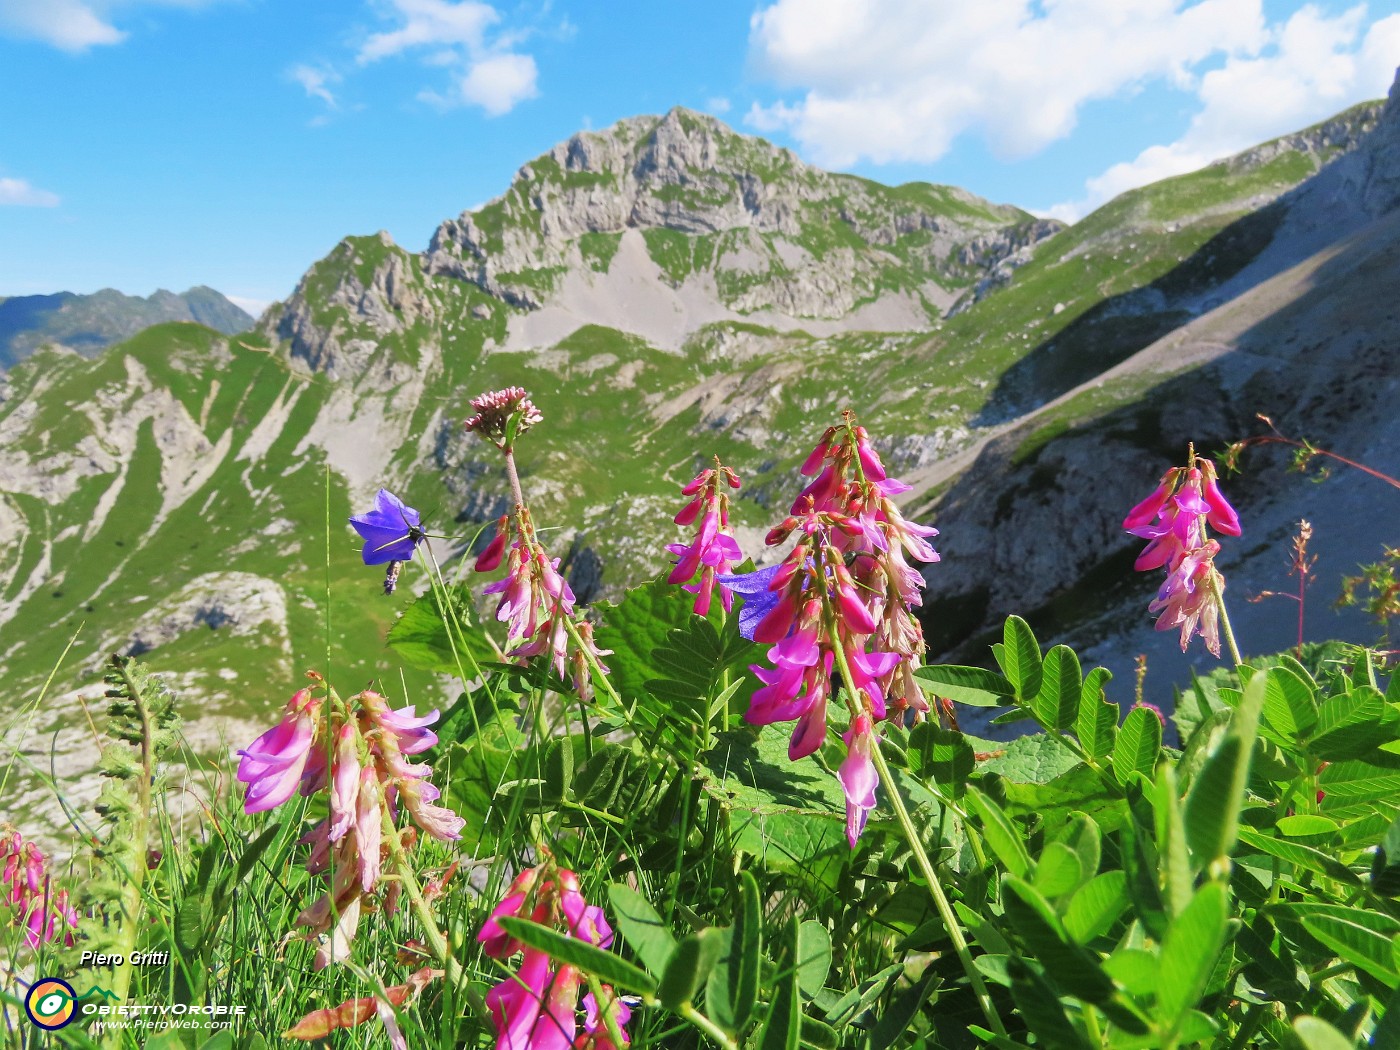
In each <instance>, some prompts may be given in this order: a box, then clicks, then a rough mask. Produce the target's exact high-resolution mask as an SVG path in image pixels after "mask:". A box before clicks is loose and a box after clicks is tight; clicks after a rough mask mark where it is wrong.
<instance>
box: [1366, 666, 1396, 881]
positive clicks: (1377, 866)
mask: <svg viewBox="0 0 1400 1050" xmlns="http://www.w3.org/2000/svg"><path fill="white" fill-rule="evenodd" d="M1396 679H1400V674H1397V675H1393V676H1392V677H1391V681H1392V682H1394V681H1395V680H1396ZM1371 888H1372V889H1373V890H1375V891H1376V892H1377V893H1379V894H1381V895H1383V896H1386V897H1396V896H1400V817H1396V818H1395V820H1394V821H1392V822H1391V825H1390V827H1389V828H1387V829H1386V833H1385V835H1384V836H1383V837H1382V838H1381V841H1380V844H1379V845H1378V846H1377V847H1376V852H1375V855H1374V856H1373V857H1372V858H1371Z"/></svg>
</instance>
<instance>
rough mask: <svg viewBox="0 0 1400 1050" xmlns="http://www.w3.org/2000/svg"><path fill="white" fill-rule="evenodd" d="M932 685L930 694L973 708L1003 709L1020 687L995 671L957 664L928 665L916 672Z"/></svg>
mask: <svg viewBox="0 0 1400 1050" xmlns="http://www.w3.org/2000/svg"><path fill="white" fill-rule="evenodd" d="M914 674H915V675H916V676H918V677H919V678H921V679H923V680H924V681H925V682H928V683H929V684H930V692H933V693H936V694H937V695H939V696H944V697H947V698H948V699H949V700H955V701H957V702H958V703H960V704H967V705H969V706H971V707H1003V706H1005V705H1006V704H1009V703H1011V701H1012V699H1013V698H1014V697H1015V695H1016V687H1015V686H1013V685H1012V684H1011V683H1010V682H1008V681H1007V680H1006V679H1005V678H1003V677H1002V676H1001V675H999V674H997V673H996V672H995V671H988V670H987V669H986V668H983V667H961V666H958V665H956V664H928V665H927V666H925V667H920V668H919V669H918V670H917V671H915V672H914Z"/></svg>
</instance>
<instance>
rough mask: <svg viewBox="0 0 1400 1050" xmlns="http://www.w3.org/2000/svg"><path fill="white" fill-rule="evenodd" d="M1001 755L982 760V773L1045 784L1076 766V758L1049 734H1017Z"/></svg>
mask: <svg viewBox="0 0 1400 1050" xmlns="http://www.w3.org/2000/svg"><path fill="white" fill-rule="evenodd" d="M1001 750H1002V752H1003V753H1002V754H1000V755H997V756H996V757H995V758H990V759H988V760H987V761H985V762H983V763H981V766H980V768H981V770H982V772H983V773H999V774H1001V775H1002V776H1004V777H1006V778H1007V779H1008V780H1014V781H1017V782H1020V783H1023V784H1046V783H1049V782H1050V781H1052V780H1054V779H1055V778H1056V777H1058V776H1060V775H1061V774H1063V773H1067V772H1069V770H1071V769H1073V768H1074V767H1075V766H1077V765H1079V759H1078V757H1077V756H1076V755H1075V754H1074V752H1072V751H1071V750H1070V749H1069V748H1067V747H1065V746H1064V743H1063V742H1061V741H1059V740H1056V739H1055V738H1054V737H1052V736H1051V735H1050V734H1049V733H1035V734H1032V735H1030V736H1021V737H1017V738H1016V739H1015V740H1013V741H1011V743H1009V744H1007V745H1006V746H1005V747H1004V748H1002V749H1001Z"/></svg>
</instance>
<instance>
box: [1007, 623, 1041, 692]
mask: <svg viewBox="0 0 1400 1050" xmlns="http://www.w3.org/2000/svg"><path fill="white" fill-rule="evenodd" d="M1002 639H1003V649H1002V652H1001V653H1000V654H999V658H998V663H1000V665H1001V669H1002V671H1003V672H1004V673H1005V674H1006V677H1007V679H1008V680H1009V681H1010V682H1011V684H1012V685H1013V686H1015V687H1016V696H1017V697H1018V698H1019V699H1020V700H1021V701H1022V702H1023V703H1024V702H1029V701H1030V699H1031V697H1033V696H1035V694H1036V693H1038V692H1040V674H1041V658H1040V645H1039V644H1038V643H1037V642H1036V640H1035V635H1034V634H1033V633H1031V626H1030V624H1028V623H1026V621H1025V620H1023V619H1021V618H1020V617H1019V616H1008V617H1007V618H1006V626H1005V627H1004V628H1003V630H1002Z"/></svg>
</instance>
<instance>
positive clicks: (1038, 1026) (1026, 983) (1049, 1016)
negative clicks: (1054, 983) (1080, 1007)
mask: <svg viewBox="0 0 1400 1050" xmlns="http://www.w3.org/2000/svg"><path fill="white" fill-rule="evenodd" d="M1006 970H1007V973H1008V974H1009V975H1010V976H1011V998H1012V999H1013V1000H1014V1001H1015V1003H1016V1009H1017V1010H1018V1011H1020V1013H1021V1016H1022V1017H1023V1018H1024V1019H1025V1022H1026V1027H1027V1028H1029V1029H1030V1030H1031V1031H1032V1032H1035V1033H1036V1036H1037V1039H1038V1041H1039V1042H1040V1043H1043V1044H1044V1045H1047V1046H1053V1047H1056V1048H1057V1050H1089V1041H1088V1040H1087V1039H1085V1038H1084V1036H1083V1034H1082V1033H1081V1032H1080V1031H1079V1029H1077V1028H1075V1027H1074V1025H1073V1024H1072V1023H1071V1022H1070V1019H1069V1017H1068V1016H1067V1015H1066V1014H1065V1008H1064V1007H1063V1006H1061V1005H1060V997H1059V996H1058V995H1056V994H1055V991H1054V989H1053V988H1051V987H1050V986H1049V985H1048V984H1046V983H1045V979H1044V978H1043V977H1041V976H1040V974H1038V973H1036V972H1035V970H1033V969H1031V967H1030V966H1028V965H1027V964H1026V963H1025V962H1024V961H1022V960H1021V959H1018V958H1015V957H1012V958H1011V959H1009V960H1007V966H1006ZM1013 1045H1014V1044H1013Z"/></svg>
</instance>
